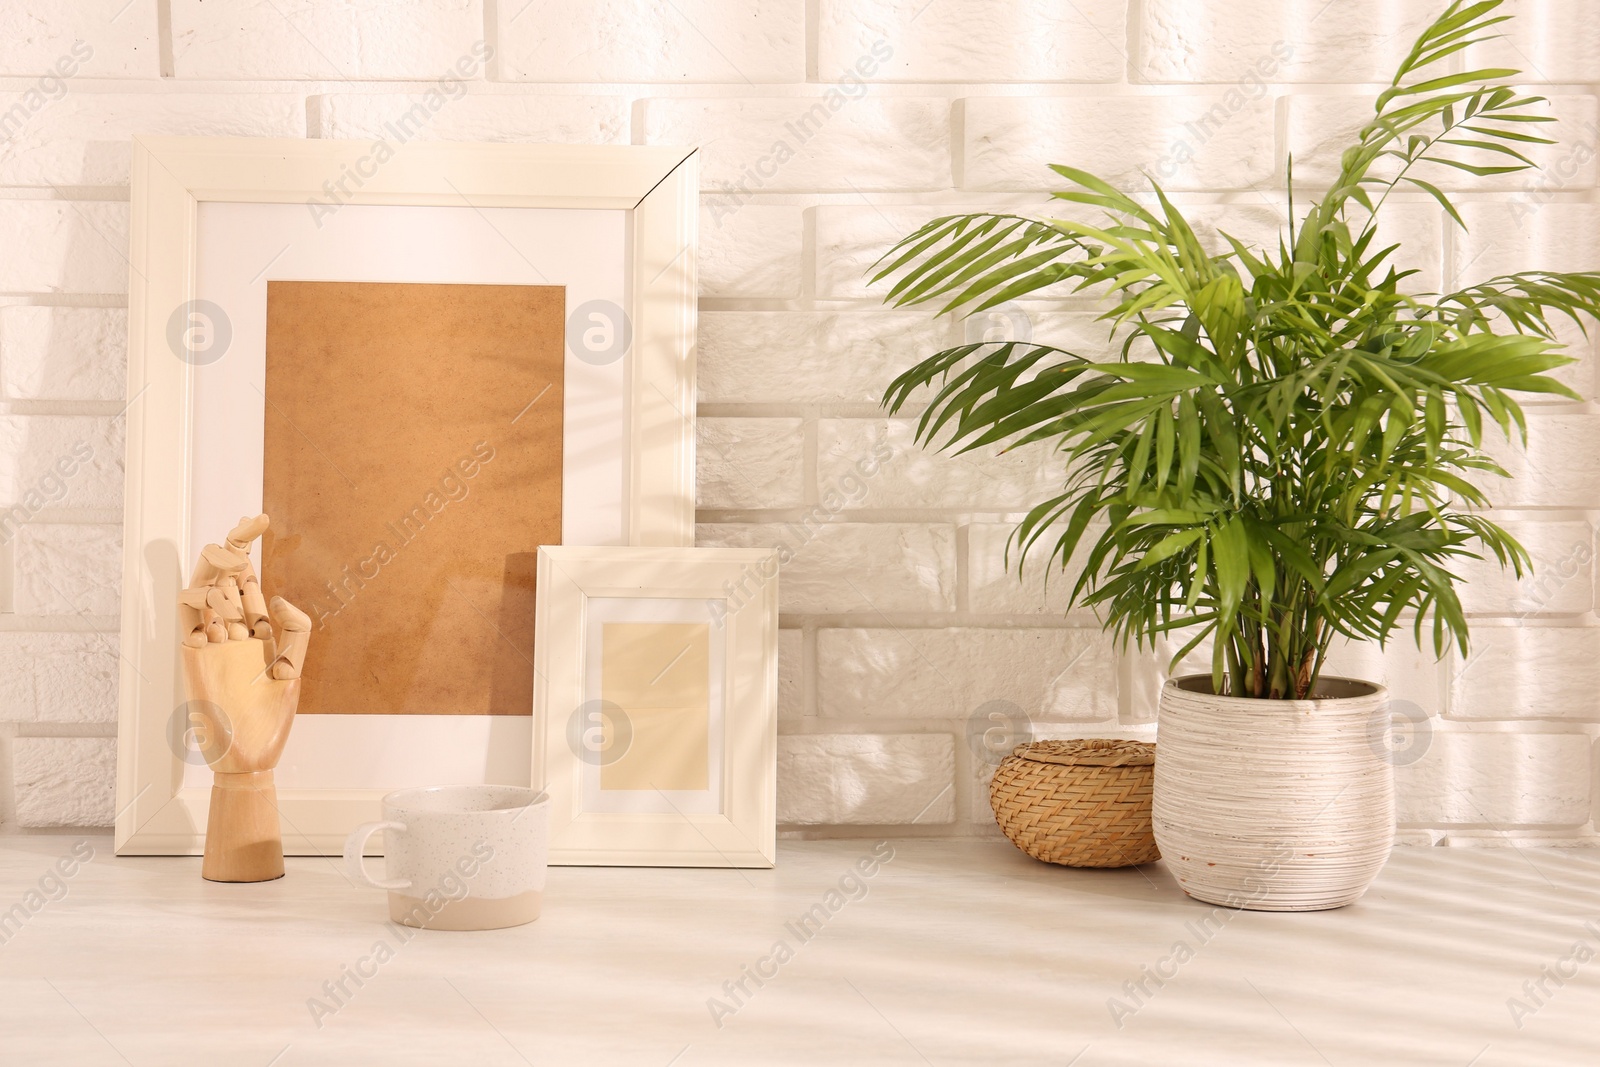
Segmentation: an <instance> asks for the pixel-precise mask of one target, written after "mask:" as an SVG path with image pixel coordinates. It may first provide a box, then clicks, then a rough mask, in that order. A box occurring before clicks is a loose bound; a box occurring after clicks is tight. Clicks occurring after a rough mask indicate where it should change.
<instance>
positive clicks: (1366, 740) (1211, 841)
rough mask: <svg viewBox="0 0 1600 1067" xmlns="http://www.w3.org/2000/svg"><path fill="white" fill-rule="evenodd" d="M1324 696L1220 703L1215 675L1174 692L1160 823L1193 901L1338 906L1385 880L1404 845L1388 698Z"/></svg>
mask: <svg viewBox="0 0 1600 1067" xmlns="http://www.w3.org/2000/svg"><path fill="white" fill-rule="evenodd" d="M1316 696H1317V699H1313V700H1252V699H1245V698H1241V697H1227V696H1223V697H1219V696H1216V695H1214V694H1213V693H1212V692H1211V678H1210V676H1209V675H1202V676H1193V677H1187V678H1175V679H1173V680H1171V681H1169V682H1167V684H1166V686H1165V687H1164V688H1163V689H1162V691H1161V712H1160V715H1161V718H1160V726H1159V734H1158V740H1157V743H1156V767H1155V791H1154V798H1153V809H1152V813H1151V814H1152V818H1151V822H1152V824H1153V826H1154V828H1155V836H1156V844H1157V845H1158V846H1159V847H1160V849H1161V858H1162V860H1163V861H1164V862H1165V863H1166V865H1167V869H1168V870H1170V871H1172V873H1173V875H1174V876H1175V877H1176V878H1177V879H1178V884H1179V885H1180V886H1181V887H1182V888H1183V891H1184V892H1185V893H1188V894H1189V895H1190V896H1191V897H1194V898H1195V899H1196V900H1203V901H1206V902H1207V903H1211V904H1221V905H1224V906H1226V907H1230V908H1245V909H1248V910H1251V911H1317V910H1321V909H1324V908H1339V907H1343V906H1344V905H1346V904H1349V903H1351V902H1352V901H1354V900H1356V899H1357V898H1359V897H1360V896H1361V894H1362V893H1364V892H1366V889H1367V886H1368V885H1370V884H1371V883H1372V880H1373V879H1374V878H1376V877H1377V875H1378V871H1379V870H1381V869H1382V868H1383V864H1384V861H1385V860H1387V859H1388V858H1389V850H1390V848H1391V847H1392V846H1393V844H1394V768H1393V765H1392V763H1391V762H1390V759H1389V746H1388V735H1389V729H1390V720H1389V694H1388V691H1387V690H1386V689H1384V688H1383V687H1382V686H1379V685H1373V684H1371V683H1369V682H1360V681H1353V680H1350V679H1347V678H1324V679H1322V680H1321V681H1319V682H1318V684H1317V691H1316Z"/></svg>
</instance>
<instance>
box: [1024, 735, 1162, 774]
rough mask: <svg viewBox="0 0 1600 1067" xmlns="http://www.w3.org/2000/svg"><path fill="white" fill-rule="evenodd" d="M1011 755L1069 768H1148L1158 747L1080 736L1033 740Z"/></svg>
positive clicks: (1142, 743)
mask: <svg viewBox="0 0 1600 1067" xmlns="http://www.w3.org/2000/svg"><path fill="white" fill-rule="evenodd" d="M1011 754H1012V755H1013V756H1018V757H1021V758H1022V759H1026V760H1032V761H1033V762H1035V763H1060V764H1064V765H1066V766H1069V767H1071V766H1089V767H1147V766H1149V765H1150V764H1153V763H1154V762H1155V761H1156V746H1155V745H1153V744H1150V743H1149V742H1148V741H1126V740H1122V739H1119V738H1107V737H1080V738H1073V739H1071V740H1057V741H1033V742H1030V743H1028V744H1026V745H1018V746H1017V747H1016V748H1014V749H1012V751H1011Z"/></svg>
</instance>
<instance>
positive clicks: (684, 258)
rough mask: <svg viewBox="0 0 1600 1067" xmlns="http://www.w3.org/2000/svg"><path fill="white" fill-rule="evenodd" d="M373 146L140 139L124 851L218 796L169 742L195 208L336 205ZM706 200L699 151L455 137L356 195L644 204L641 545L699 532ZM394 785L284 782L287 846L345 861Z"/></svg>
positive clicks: (634, 526)
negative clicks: (347, 842)
mask: <svg viewBox="0 0 1600 1067" xmlns="http://www.w3.org/2000/svg"><path fill="white" fill-rule="evenodd" d="M370 153H371V144H370V142H367V141H337V140H321V139H303V140H302V139H283V138H234V137H152V136H141V137H135V138H134V139H133V166H132V188H131V208H132V212H131V216H132V217H131V228H130V240H129V244H130V251H129V275H130V276H129V291H128V302H129V318H128V397H129V406H128V408H127V482H126V495H125V497H124V529H123V565H122V629H121V639H122V646H121V652H122V655H121V664H120V679H119V708H120V710H119V718H118V726H117V817H116V839H115V849H116V852H117V854H118V855H199V854H200V853H201V851H202V850H203V849H204V845H205V824H206V811H207V805H208V803H209V796H208V793H209V791H208V790H194V789H183V788H181V786H182V779H183V764H182V763H181V762H179V760H178V759H177V758H176V757H175V756H174V755H173V753H172V751H171V750H170V749H169V747H168V744H167V737H166V731H167V721H168V718H169V717H170V716H171V714H172V711H173V709H174V708H176V707H177V706H178V705H179V704H180V703H181V698H180V696H179V694H181V693H182V686H181V682H180V677H179V670H178V654H177V649H178V624H177V615H176V594H177V591H178V590H179V589H180V588H182V586H183V585H184V584H185V583H186V582H187V580H188V577H187V575H188V569H189V566H190V563H191V562H192V560H193V557H194V554H195V552H197V551H198V549H199V546H197V545H191V544H189V535H188V530H189V501H190V499H191V491H192V481H193V448H194V435H193V422H192V410H193V370H194V368H193V367H192V366H191V365H189V364H188V363H185V362H184V361H182V360H180V359H178V358H177V357H176V356H175V355H174V353H172V352H171V351H170V350H169V349H168V347H167V341H166V326H167V319H168V316H169V315H170V314H171V312H172V310H173V309H174V308H177V307H180V306H182V305H183V304H185V303H187V302H189V301H191V300H193V299H194V298H195V279H196V259H197V256H196V245H197V238H198V235H199V226H198V214H199V204H200V203H201V202H202V201H224V202H236V203H305V202H308V201H310V200H311V199H312V198H313V197H319V198H321V197H325V196H326V195H327V194H326V193H325V191H324V190H323V182H324V180H325V179H327V178H328V177H329V176H330V175H336V174H339V173H340V172H341V169H342V168H345V167H348V168H350V169H351V170H355V169H356V167H357V164H358V162H359V163H361V164H362V165H363V166H364V165H365V164H366V163H369V162H370V160H369V159H367V158H366V157H368V156H369V155H370ZM363 173H364V170H363ZM698 201H699V155H698V153H697V151H696V150H694V149H685V148H676V147H661V146H634V145H522V144H465V143H452V142H444V141H427V142H424V141H417V142H412V143H409V144H407V145H405V146H404V147H403V148H401V149H400V150H398V151H397V152H395V154H394V155H393V157H392V158H390V159H389V160H387V161H386V162H385V163H384V164H383V165H382V166H380V167H379V168H378V169H377V172H376V173H375V174H374V175H373V176H371V177H370V178H367V179H365V181H364V184H362V185H361V187H360V188H359V190H358V191H356V193H355V195H354V196H353V197H351V198H350V200H349V201H348V202H350V203H357V204H400V205H419V206H445V207H450V206H454V207H459V206H462V205H467V206H471V207H477V208H484V207H529V208H568V209H571V208H591V209H602V210H618V209H621V210H628V211H632V212H633V215H632V220H631V225H630V228H629V233H630V239H631V248H630V251H631V253H632V274H631V276H630V288H631V300H630V304H631V306H630V307H629V309H628V312H629V314H630V315H631V316H632V319H633V345H632V347H631V348H630V349H629V351H628V355H627V359H628V366H627V371H626V381H627V385H626V387H625V389H626V402H627V425H626V428H625V429H626V433H627V453H628V472H627V479H628V480H627V488H626V492H625V503H624V508H625V512H626V515H625V523H626V530H627V537H628V542H629V544H631V545H657V546H684V545H691V544H693V543H694V399H695V301H696V289H697V277H696V261H697V256H696V255H695V248H696V244H697V225H698V216H699V203H698ZM535 736H536V737H537V730H535ZM533 774H534V776H535V777H537V776H538V774H539V766H538V765H537V764H536V765H535V766H534V768H533ZM382 793H383V791H382V790H374V789H347V790H310V789H306V790H282V791H280V792H279V795H278V807H279V812H280V815H281V816H282V824H283V841H284V851H285V852H287V853H288V854H290V855H339V854H340V853H341V851H342V849H343V847H344V837H345V834H346V833H348V831H349V830H350V829H351V828H352V827H354V826H355V825H356V824H357V823H360V822H362V821H363V820H365V819H369V818H372V817H373V816H372V813H373V812H375V811H376V810H377V806H378V805H377V801H378V799H379V798H380V797H381V795H382Z"/></svg>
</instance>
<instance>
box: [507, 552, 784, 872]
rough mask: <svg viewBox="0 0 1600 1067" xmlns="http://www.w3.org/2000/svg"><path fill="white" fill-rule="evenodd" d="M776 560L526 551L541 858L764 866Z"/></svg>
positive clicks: (769, 845) (771, 805)
mask: <svg viewBox="0 0 1600 1067" xmlns="http://www.w3.org/2000/svg"><path fill="white" fill-rule="evenodd" d="M777 572H778V559H777V556H776V554H775V553H773V552H771V551H768V550H765V549H745V548H584V547H578V546H570V545H562V546H546V547H544V548H541V549H540V550H539V573H538V580H537V582H536V588H537V590H538V608H537V614H538V618H537V623H536V627H535V632H536V635H537V636H536V638H535V644H534V709H533V710H534V727H533V768H534V777H535V785H536V786H541V787H542V788H544V789H545V790H546V791H547V792H548V793H549V794H550V862H551V863H556V864H594V865H613V866H655V867H770V866H772V863H773V856H774V852H775V847H776V841H777V719H778V714H777V706H778V579H777ZM541 771H542V772H543V780H542V781H540V773H541Z"/></svg>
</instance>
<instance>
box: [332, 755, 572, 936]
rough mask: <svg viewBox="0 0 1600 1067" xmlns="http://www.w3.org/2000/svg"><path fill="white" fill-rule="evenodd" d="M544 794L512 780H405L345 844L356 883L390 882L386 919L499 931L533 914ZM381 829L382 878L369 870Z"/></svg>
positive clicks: (545, 837) (542, 849) (545, 850)
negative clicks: (423, 783) (368, 856)
mask: <svg viewBox="0 0 1600 1067" xmlns="http://www.w3.org/2000/svg"><path fill="white" fill-rule="evenodd" d="M549 826H550V798H549V796H547V795H546V794H544V793H540V792H537V791H536V790H533V789H522V788H518V787H516V786H509V785H448V786H434V787H432V788H428V789H401V790H397V791H396V792H393V793H390V794H389V795H388V796H386V797H384V798H383V820H382V821H381V822H369V823H363V824H362V825H360V826H358V827H356V828H355V831H354V832H353V833H351V835H350V837H349V839H348V840H346V841H345V843H344V862H345V868H346V869H347V870H348V871H349V873H350V877H351V879H352V880H353V881H355V883H356V884H357V885H365V886H371V887H372V888H373V889H386V890H388V891H389V918H391V919H393V920H394V921H395V922H397V923H404V924H405V925H406V926H417V927H422V928H423V929H427V930H498V929H500V928H501V927H505V926H521V925H522V924H523V923H530V922H532V921H533V920H535V919H537V918H538V917H539V906H540V904H541V903H542V902H543V899H544V876H545V864H546V861H547V860H548V858H549V854H550V837H549ZM379 830H382V831H384V835H383V844H384V860H385V867H386V873H387V874H388V877H387V878H383V879H377V878H373V877H371V876H369V875H368V874H367V871H366V867H365V866H364V865H363V863H362V859H361V857H362V855H363V853H365V852H366V847H367V841H368V839H369V838H371V837H372V835H373V834H375V833H377V832H378V831H379Z"/></svg>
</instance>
